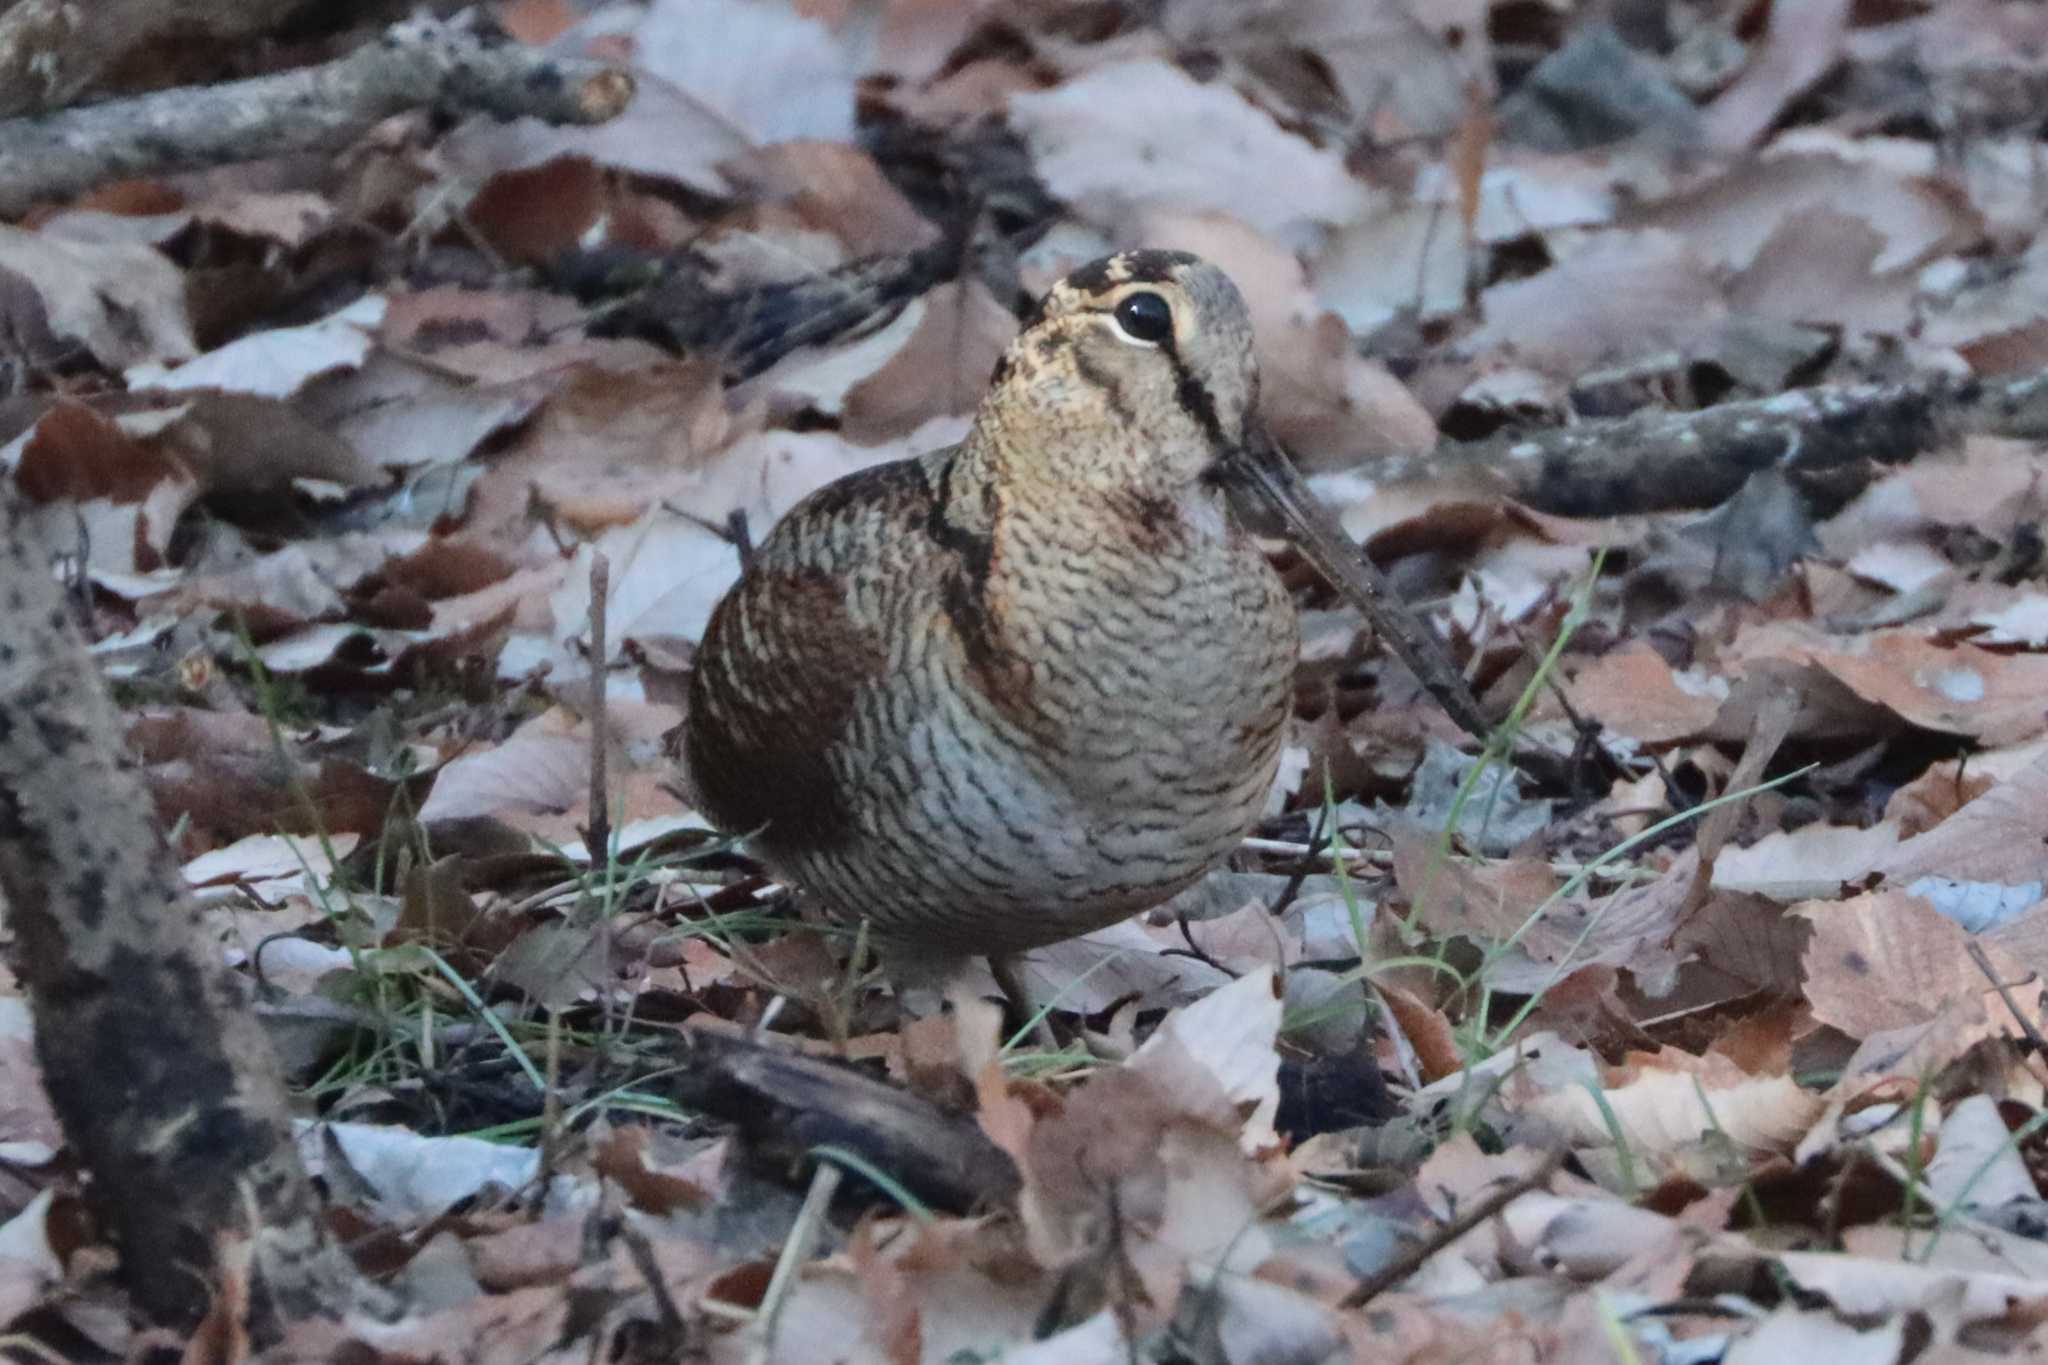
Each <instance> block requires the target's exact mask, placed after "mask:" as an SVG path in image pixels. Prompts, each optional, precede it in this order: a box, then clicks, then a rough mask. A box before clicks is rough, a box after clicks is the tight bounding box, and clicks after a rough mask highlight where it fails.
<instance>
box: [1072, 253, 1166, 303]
mask: <svg viewBox="0 0 2048 1365" xmlns="http://www.w3.org/2000/svg"><path fill="white" fill-rule="evenodd" d="M1195 263H1196V258H1195V257H1193V256H1190V255H1189V254H1188V253H1187V252H1185V251H1125V252H1120V253H1118V254H1117V255H1114V256H1104V257H1103V258H1102V259H1100V260H1096V261H1090V262H1089V263H1088V264H1086V265H1084V266H1082V267H1080V268H1079V269H1078V270H1075V271H1074V272H1073V273H1072V274H1070V275H1068V276H1067V278H1066V279H1065V280H1064V281H1062V283H1064V284H1065V285H1066V286H1067V287H1068V288H1069V289H1074V290H1078V291H1079V292H1081V293H1083V294H1104V293H1107V292H1109V291H1110V290H1112V289H1114V288H1116V287H1117V286H1119V285H1125V284H1166V283H1169V282H1170V281H1171V280H1172V279H1173V277H1174V276H1175V275H1176V274H1177V273H1178V272H1179V271H1180V270H1181V269H1182V268H1184V267H1186V266H1191V265H1194V264H1195Z"/></svg>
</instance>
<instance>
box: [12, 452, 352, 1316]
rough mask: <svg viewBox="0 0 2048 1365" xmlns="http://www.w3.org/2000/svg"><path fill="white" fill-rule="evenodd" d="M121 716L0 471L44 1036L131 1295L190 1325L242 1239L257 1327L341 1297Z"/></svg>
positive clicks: (23, 880)
mask: <svg viewBox="0 0 2048 1365" xmlns="http://www.w3.org/2000/svg"><path fill="white" fill-rule="evenodd" d="M121 734H122V727H121V722H120V717H119V716H118V715H117V714H116V713H115V710H114V706H113V703H112V701H111V700H110V699H109V698H108V696H107V694H106V692H105V690H104V688H103V687H102V685H101V682H100V679H99V676H98V673H97V671H96V670H95V668H94V667H93V663H92V660H91V659H90V657H89V656H88V655H87V654H86V651H85V646H84V642H83V640H82V639H81V637H80V634H79V632H78V630H77V629H76V627H75V626H74V625H73V623H72V621H71V619H70V615H69V609H68V607H67V605H66V601H65V597H64V595H63V593H62V592H61V590H60V588H59V586H58V584H57V583H56V582H55V581H53V579H52V577H51V573H50V560H49V557H48V553H47V551H46V550H45V549H44V547H43V546H42V544H41V543H40V540H39V537H38V536H37V535H36V534H35V531H34V528H33V526H32V524H31V522H30V520H29V518H28V516H27V513H26V508H25V506H24V505H23V503H22V502H21V500H20V499H19V498H18V497H17V496H16V494H15V493H14V491H13V488H12V486H11V484H10V483H9V482H8V481H6V480H0V899H4V901H5V903H6V905H7V913H8V920H9V926H8V927H9V928H10V929H11V930H12V931H13V935H14V941H15V954H14V957H15V960H14V967H15V970H16V971H17V973H18V974H19V975H20V977H21V979H22V981H23V982H24V983H25V984H26V986H27V988H28V995H29V1001H30V1005H31V1007H32V1009H33V1011H34V1016H35V1024H36V1029H35V1033H36V1053H37V1056H38V1058H39V1060H40V1061H41V1064H42V1070H43V1080H44V1084H45V1085H46V1086H47V1087H48V1090H49V1093H50V1099H51V1101H52V1103H53V1104H54V1105H55V1107H56V1111H57V1114H58V1117H59V1118H60V1119H61V1120H62V1121H63V1125H64V1132H65V1135H66V1137H67V1139H68V1140H69V1141H70V1143H71V1145H72V1148H73V1149H74V1151H75V1152H76V1153H77V1155H78V1157H79V1159H80V1161H81V1162H82V1163H83V1165H84V1166H85V1169H86V1170H87V1172H88V1173H89V1174H90V1183H89V1184H88V1186H87V1195H88V1200H89V1203H90V1205H91V1207H92V1209H93V1210H94V1212H95V1214H96V1216H97V1217H98V1219H99V1220H100V1222H101V1224H102V1226H103V1227H104V1228H105V1229H106V1230H107V1231H108V1232H109V1233H110V1234H111V1235H112V1237H113V1239H114V1240H115V1242H116V1243H117V1245H118V1246H119V1248H120V1253H121V1270H122V1275H123V1278H124V1280H125V1281H126V1283H127V1285H128V1286H129V1289H130V1291H131V1293H132V1294H133V1295H134V1299H135V1302H136V1304H137V1305H138V1306H139V1307H140V1308H141V1309H142V1310H143V1311H144V1312H145V1313H147V1314H149V1315H150V1316H151V1317H152V1318H154V1319H156V1320H158V1321H161V1322H165V1323H168V1324H176V1325H182V1326H187V1327H189V1326H191V1325H192V1324H193V1323H194V1322H195V1321H196V1320H197V1317H198V1315H199V1314H201V1313H202V1312H203V1311H204V1310H205V1308H206V1305H207V1302H208V1299H209V1297H210V1291H211V1289H212V1288H213V1287H214V1286H216V1285H217V1284H218V1283H219V1282H220V1278H219V1269H218V1267H219V1265H220V1263H221V1255H222V1252H223V1251H224V1250H225V1249H226V1248H229V1247H231V1246H235V1245H237V1244H240V1243H249V1244H251V1249H252V1251H253V1253H254V1255H253V1257H252V1259H251V1262H250V1264H251V1276H252V1278H253V1281H254V1282H253V1283H252V1285H251V1286H250V1289H251V1293H250V1297H249V1304H250V1310H249V1311H250V1319H249V1323H248V1325H249V1327H250V1330H251V1331H252V1332H253V1333H254V1334H255V1335H256V1336H257V1337H258V1338H259V1339H262V1338H268V1337H271V1336H273V1335H274V1332H275V1329H276V1328H277V1326H278V1325H280V1324H281V1323H282V1322H284V1321H287V1320H290V1319H293V1318H298V1317H304V1316H308V1315H312V1314H317V1313H321V1312H327V1313H333V1312H337V1311H340V1310H341V1309H343V1308H346V1307H348V1306H349V1305H350V1304H351V1302H352V1301H353V1294H354V1287H355V1285H356V1279H355V1275H354V1271H353V1269H352V1267H351V1266H350V1265H349V1263H348V1262H347V1260H346V1258H345V1257H343V1256H342V1254H341V1253H340V1252H339V1251H338V1250H336V1249H335V1248H334V1247H333V1246H332V1245H331V1244H330V1243H329V1242H328V1240H327V1238H326V1236H325V1234H324V1231H323V1227H322V1223H321V1221H320V1216H319V1208H318V1205H317V1202H316V1200H315V1197H314V1193H313V1190H312V1187H311V1185H310V1184H309V1182H308V1180H307V1178H306V1174H305V1171H304V1169H303V1168H302V1167H301V1165H300V1163H299V1157H298V1152H297V1149H296V1148H295V1147H294V1146H293V1143H292V1132H291V1124H290V1117H289V1114H288V1113H287V1110H286V1107H285V1095H284V1087H283V1082H282V1080H281V1079H280V1077H279V1074H278V1070H277V1065H276V1062H275V1059H274V1058H273V1057H272V1056H271V1053H270V1051H269V1046H268V1043H267V1042H266V1040H265V1038H264V1036H263V1034H262V1032H261V1029H260V1027H259V1026H258V1024H257V1023H256V1021H255V1019H254V1017H253V1016H252V1015H251V1014H250V1013H249V1012H248V1011H247V1010H246V1009H245V1008H244V1006H243V1002H242V999H241V997H240V995H239V993H238V990H237V987H236V982H235V980H234V978H233V976H232V974H231V973H230V972H229V971H228V969H227V967H226V966H225V965H224V964H223V963H222V961H221V960H220V957H219V955H218V953H217V952H216V951H214V950H212V949H211V948H210V947H209V946H208V945H207V944H206V942H205V941H204V940H203V939H202V937H201V934H200V921H199V911H198V908H197V907H196V906H195V905H194V903H193V902H192V901H191V899H190V898H189V897H188V896H187V894H186V889H185V886H184V882H183V879H182V877H181V876H180V874H179V870H178V866H177V864H176V862H175V861H174V860H173V859H172V857H171V852H170V849H169V848H168V847H167V846H166V845H165V843H164V839H163V836H162V834H161V833H160V832H159V830H158V829H157V828H156V825H155V823H154V821H153V818H152V814H151V807H150V802H149V797H148V795H147V794H146V793H145V792H144V790H143V788H142V784H141V781H140V779H139V777H138V776H137V774H136V772H135V771H134V769H133V767H132V766H131V765H130V764H129V763H128V761H127V760H126V758H125V757H124V756H123V753H122V750H121V747H120V743H121V741H120V736H121Z"/></svg>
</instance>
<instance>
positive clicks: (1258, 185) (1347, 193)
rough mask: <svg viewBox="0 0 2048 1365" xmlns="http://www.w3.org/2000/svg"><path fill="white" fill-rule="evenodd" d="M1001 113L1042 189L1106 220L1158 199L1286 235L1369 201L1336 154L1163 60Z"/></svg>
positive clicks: (1102, 70)
mask: <svg viewBox="0 0 2048 1365" xmlns="http://www.w3.org/2000/svg"><path fill="white" fill-rule="evenodd" d="M1009 112H1010V122H1011V125H1012V126H1013V127H1015V128H1016V130H1017V131H1018V132H1019V133H1020V134H1022V135H1023V137H1024V140H1025V141H1026V142H1027V143H1029V144H1030V146H1031V150H1032V152H1033V154H1034V158H1035V160H1036V164H1037V167H1038V173H1039V175H1040V177H1042V178H1043V179H1044V181H1045V184H1046V187H1047V188H1048V189H1050V190H1051V191H1052V192H1053V194H1055V195H1056V196H1058V197H1059V198H1061V199H1063V200H1065V201H1066V202H1068V203H1069V204H1071V205H1073V206H1074V208H1075V210H1076V211H1077V212H1079V213H1080V214H1082V215H1083V216H1085V217H1086V218H1088V219H1089V220H1091V221H1093V222H1095V223H1096V224H1098V225H1100V226H1102V227H1105V228H1110V227H1114V226H1115V225H1117V224H1120V223H1121V222H1123V221H1124V218H1125V215H1126V214H1127V213H1128V212H1129V211H1130V210H1131V209H1132V208H1133V207H1136V206H1139V205H1146V204H1158V205H1164V206H1171V207H1179V208H1183V209H1192V210H1196V211H1206V212H1220V213H1233V214H1236V215H1237V216H1238V217H1240V218H1242V219H1244V220H1245V221H1246V222H1248V223H1250V224H1251V225H1252V226H1253V227H1255V228H1257V229H1259V230H1260V231H1262V232H1267V233H1271V234H1273V235H1275V236H1278V237H1281V238H1283V239H1284V238H1285V237H1287V236H1288V234H1289V233H1290V232H1295V231H1300V230H1302V229H1304V228H1306V227H1308V226H1309V225H1312V224H1318V223H1321V224H1336V223H1346V222H1349V221H1351V220H1352V219H1353V218H1355V217H1357V216H1358V214H1359V213H1360V212H1361V211H1362V210H1363V209H1364V208H1365V206H1366V203H1367V197H1368V196H1367V191H1366V189H1365V187H1364V186H1363V185H1361V184H1359V182H1358V181H1357V180H1356V179H1355V178H1354V177H1353V176H1352V175H1351V172H1350V171H1349V170H1348V169H1347V168H1346V167H1345V165H1344V159H1343V158H1342V157H1341V156H1339V155H1338V154H1336V153H1335V152H1332V151H1325V150H1323V149H1321V148H1318V147H1314V146H1311V145H1310V144H1309V143H1308V142H1307V141H1306V140H1304V139H1302V138H1299V137H1296V136H1295V135H1294V134H1292V133H1290V132H1287V131H1286V130H1285V129H1283V128H1281V126H1280V125H1279V124H1277V123H1275V122H1274V121H1273V119H1272V117H1271V116H1269V115H1268V114H1267V113H1266V112H1265V111H1264V110H1262V109H1260V108H1258V107H1257V106H1256V105H1254V104H1252V102H1251V101H1249V100H1247V99H1246V98H1245V97H1244V96H1243V95H1240V94H1238V93H1237V92H1236V91H1235V90H1232V89H1230V88H1229V87H1228V86H1225V85H1221V84H1211V85H1204V84H1203V83H1201V82H1200V81H1197V80H1196V79H1195V78H1194V77H1192V76H1190V75H1188V74H1187V73H1186V72H1185V71H1183V70H1181V69H1180V68H1179V67H1177V66H1175V65H1173V64H1172V63H1170V62H1166V61H1159V60H1149V61H1129V62H1117V63H1113V64H1110V65H1106V66H1101V67H1097V68H1096V69H1095V70H1093V71H1090V72H1088V73H1087V74H1086V75H1083V76H1079V77H1076V78H1075V79H1073V80H1070V81H1067V82H1066V83H1065V84H1063V85H1059V86H1056V87H1054V88H1053V89H1051V90H1047V91H1045V92H1043V93H1040V94H1024V95H1017V96H1014V97H1013V98H1012V99H1011V100H1010V111H1009ZM1453 235H1454V234H1453Z"/></svg>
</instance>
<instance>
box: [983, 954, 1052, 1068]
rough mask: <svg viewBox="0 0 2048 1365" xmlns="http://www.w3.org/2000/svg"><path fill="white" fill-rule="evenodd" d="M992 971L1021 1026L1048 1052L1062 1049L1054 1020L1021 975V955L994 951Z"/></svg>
mask: <svg viewBox="0 0 2048 1365" xmlns="http://www.w3.org/2000/svg"><path fill="white" fill-rule="evenodd" d="M988 974H989V975H990V976H992V977H994V978H995V979H996V987H997V989H999V990H1001V991H1002V993H1003V999H1004V1001H1005V1002H1006V1003H1007V1004H1008V1005H1009V1007H1010V1012H1011V1013H1012V1014H1013V1015H1014V1016H1015V1017H1016V1018H1017V1019H1018V1020H1020V1021H1022V1022H1021V1023H1020V1024H1019V1025H1018V1027H1019V1028H1025V1027H1028V1028H1030V1030H1031V1036H1032V1037H1034V1038H1036V1039H1037V1040H1038V1045H1039V1046H1040V1047H1042V1048H1044V1049H1045V1050H1046V1051H1047V1052H1058V1051H1059V1050H1060V1043H1059V1039H1057V1038H1055V1037H1053V1033H1052V1020H1051V1019H1050V1018H1049V1017H1048V1016H1047V1015H1046V1014H1044V1013H1041V1012H1040V1011H1039V1009H1038V1007H1037V1006H1036V1005H1034V1004H1033V1003H1032V1001H1031V993H1030V992H1029V991H1027V990H1025V989H1024V978H1022V977H1020V976H1019V975H1017V959H1016V958H1014V957H999V956H993V955H992V956H991V957H990V958H989V960H988Z"/></svg>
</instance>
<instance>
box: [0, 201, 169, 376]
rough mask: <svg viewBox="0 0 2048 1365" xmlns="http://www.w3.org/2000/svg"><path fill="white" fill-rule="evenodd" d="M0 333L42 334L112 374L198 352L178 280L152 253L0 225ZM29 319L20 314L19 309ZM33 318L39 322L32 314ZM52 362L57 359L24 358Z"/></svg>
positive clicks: (150, 249) (152, 250)
mask: <svg viewBox="0 0 2048 1365" xmlns="http://www.w3.org/2000/svg"><path fill="white" fill-rule="evenodd" d="M8 281H15V282H19V283H20V284H21V285H25V286H26V288H25V289H24V288H7V289H4V290H0V304H4V306H5V307H6V309H7V313H8V314H13V315H14V316H5V315H0V324H4V325H0V335H6V334H25V335H31V336H33V335H36V334H38V333H47V334H49V335H53V336H54V337H55V338H56V339H58V340H59V341H66V342H72V343H75V344H77V345H79V346H82V347H84V348H85V349H86V350H87V351H88V352H90V353H91V355H92V357H93V359H95V360H97V361H99V363H100V364H102V365H105V366H107V367H109V368H111V369H122V368H125V367H127V366H130V365H134V364H137V363H139V362H142V361H164V360H168V361H173V362H176V361H181V360H185V359H187V358H189V357H191V356H193V355H196V354H197V353H198V351H199V346H198V343H196V342H195V341H194V340H193V339H192V324H191V321H190V319H189V317H188V316H187V314H186V311H185V277H184V275H183V274H182V273H180V271H179V270H178V268H177V267H176V266H175V265H173V264H171V262H170V259H169V258H168V257H166V256H164V255H163V254H162V253H161V252H159V251H157V250H156V249H155V248H154V247H149V246H142V245H139V244H135V243H126V242H80V241H67V240H65V239H64V238H62V237H55V236H50V235H48V234H45V233H37V232H27V231H24V230H23V229H21V228H17V227H9V226H7V225H6V224H4V223H0V283H4V282H8ZM25 309H34V310H35V312H34V314H31V315H28V316H21V315H20V314H21V313H22V310H25ZM38 315H39V316H38ZM29 359H30V360H32V361H39V362H40V363H43V364H54V363H56V362H57V361H59V360H61V359H63V357H62V356H30V357H29Z"/></svg>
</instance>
